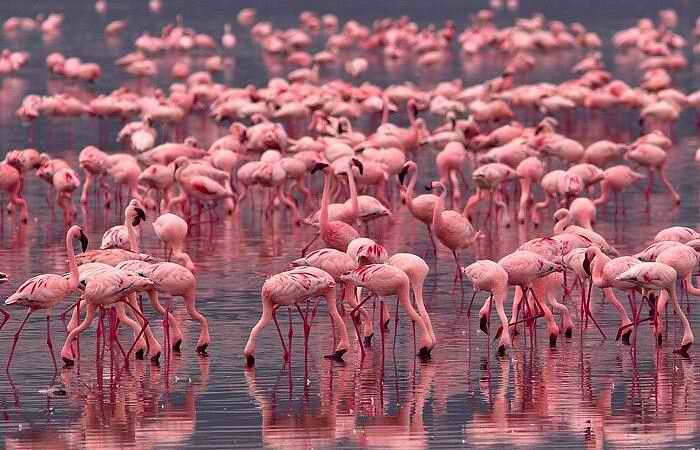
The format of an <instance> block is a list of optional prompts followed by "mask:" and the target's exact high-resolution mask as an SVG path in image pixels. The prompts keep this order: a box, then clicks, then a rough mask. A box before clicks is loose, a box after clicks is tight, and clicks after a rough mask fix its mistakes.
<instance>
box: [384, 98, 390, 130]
mask: <svg viewBox="0 0 700 450" xmlns="http://www.w3.org/2000/svg"><path fill="white" fill-rule="evenodd" d="M388 121H389V100H388V99H386V98H385V99H384V104H383V105H382V125H384V124H385V123H387V122H388Z"/></svg>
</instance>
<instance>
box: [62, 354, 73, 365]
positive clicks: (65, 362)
mask: <svg viewBox="0 0 700 450" xmlns="http://www.w3.org/2000/svg"><path fill="white" fill-rule="evenodd" d="M63 364H64V365H65V366H66V367H73V366H74V365H75V361H73V360H72V359H69V358H66V357H65V356H64V357H63Z"/></svg>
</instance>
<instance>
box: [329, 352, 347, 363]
mask: <svg viewBox="0 0 700 450" xmlns="http://www.w3.org/2000/svg"><path fill="white" fill-rule="evenodd" d="M346 351H347V350H336V351H334V352H333V353H331V354H330V355H325V356H324V358H326V359H330V360H333V361H338V362H342V361H343V355H344V354H345V352H346Z"/></svg>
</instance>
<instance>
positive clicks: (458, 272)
mask: <svg viewBox="0 0 700 450" xmlns="http://www.w3.org/2000/svg"><path fill="white" fill-rule="evenodd" d="M427 188H428V186H426V189H427ZM430 189H432V190H433V191H435V190H438V191H439V194H438V201H437V203H436V204H435V208H434V209H433V223H432V229H433V233H434V234H435V236H436V237H437V238H438V241H440V243H441V244H442V245H444V246H445V247H447V248H449V249H450V251H451V252H452V256H453V257H454V260H455V278H454V282H453V283H456V282H457V278H459V281H460V288H461V289H462V302H464V285H463V284H462V283H463V281H462V280H463V276H462V269H461V267H460V264H459V254H458V253H459V251H460V250H462V249H465V248H468V247H470V246H471V245H472V244H473V243H474V242H476V240H477V239H479V238H481V237H482V236H484V234H483V232H481V231H476V230H475V229H474V227H473V226H472V224H471V222H470V221H469V219H468V218H467V217H466V216H464V215H463V214H460V213H458V212H457V211H453V210H447V211H445V196H446V195H447V189H446V188H445V185H444V184H442V183H441V182H435V181H433V182H432V184H431V185H430ZM453 294H454V288H453Z"/></svg>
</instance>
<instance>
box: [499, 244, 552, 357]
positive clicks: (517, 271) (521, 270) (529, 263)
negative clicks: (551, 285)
mask: <svg viewBox="0 0 700 450" xmlns="http://www.w3.org/2000/svg"><path fill="white" fill-rule="evenodd" d="M498 264H499V265H500V266H501V267H503V269H505V271H506V272H507V273H508V284H509V285H511V286H517V287H519V288H520V291H517V290H516V291H517V292H516V296H515V298H514V299H513V311H512V314H511V322H510V326H511V327H513V326H514V325H516V324H517V323H518V319H517V318H518V315H519V312H520V306H521V302H522V300H523V298H526V297H527V294H528V291H529V292H530V293H531V294H532V297H533V300H534V304H533V306H534V308H532V306H531V307H530V309H531V311H532V310H533V309H534V310H535V311H537V314H536V315H535V318H537V317H542V316H544V317H545V319H546V320H547V323H548V328H549V345H550V347H554V346H556V345H557V338H558V336H559V326H558V325H557V323H556V321H555V319H554V315H553V314H552V311H551V310H550V309H549V307H548V306H547V305H545V304H544V303H543V302H542V301H541V300H540V299H539V298H537V297H536V296H535V293H534V291H533V285H534V284H535V283H536V282H537V281H539V280H541V279H543V278H544V277H546V276H547V275H550V274H552V273H554V272H559V271H561V267H560V266H559V265H557V264H554V263H553V262H551V261H549V260H547V259H545V258H543V257H542V256H540V255H538V254H537V253H534V252H531V251H527V250H518V251H515V252H513V253H511V254H509V255H506V256H504V257H503V258H501V260H500V261H498ZM518 294H520V295H518ZM542 300H544V299H542ZM526 305H528V306H529V302H528V303H526ZM514 331H515V329H514V330H513V331H512V332H514ZM502 332H503V330H498V332H497V333H496V335H497V336H500V334H501V333H502Z"/></svg>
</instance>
